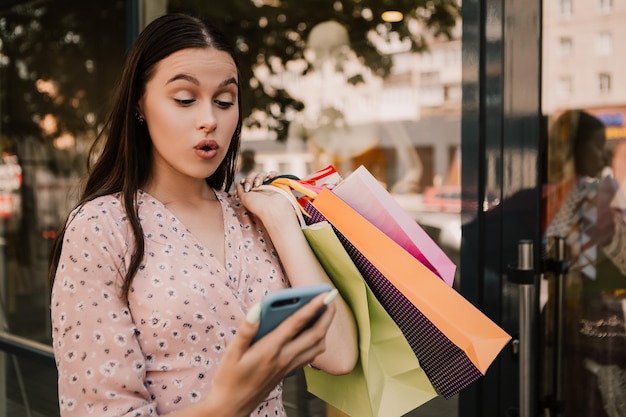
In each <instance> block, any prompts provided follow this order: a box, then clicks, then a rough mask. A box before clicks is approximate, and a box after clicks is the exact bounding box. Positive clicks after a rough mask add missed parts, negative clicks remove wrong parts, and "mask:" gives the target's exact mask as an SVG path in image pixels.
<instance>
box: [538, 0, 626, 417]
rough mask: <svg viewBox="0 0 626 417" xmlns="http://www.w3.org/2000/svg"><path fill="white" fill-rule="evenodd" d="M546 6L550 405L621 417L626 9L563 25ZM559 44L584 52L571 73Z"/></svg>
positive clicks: (545, 311) (574, 13) (588, 12)
mask: <svg viewBox="0 0 626 417" xmlns="http://www.w3.org/2000/svg"><path fill="white" fill-rule="evenodd" d="M543 4H544V30H543V31H544V38H543V45H544V60H543V68H544V74H543V91H542V96H543V112H544V115H545V117H546V119H547V121H548V123H547V125H548V131H547V170H546V173H545V188H544V191H545V192H544V196H545V212H544V220H545V222H544V223H545V224H544V236H545V243H546V251H547V255H548V260H549V261H552V262H549V263H548V265H550V268H549V270H548V272H547V274H546V279H545V280H544V284H545V288H544V289H545V291H544V292H543V297H542V300H543V301H544V302H543V303H542V316H543V339H542V340H543V342H542V358H543V362H542V365H543V371H544V373H543V377H544V378H543V381H542V382H543V384H544V391H543V397H542V398H543V399H545V400H546V401H545V403H544V404H545V407H546V408H548V409H551V410H552V411H553V412H554V413H556V414H559V415H563V416H565V417H575V416H581V417H582V416H597V417H612V416H618V415H621V414H622V413H623V410H624V404H625V396H624V395H625V393H626V390H625V388H626V325H625V323H626V262H625V255H624V254H625V253H626V252H625V250H626V248H625V247H624V242H626V240H625V239H626V234H625V232H626V217H625V216H624V213H626V210H625V209H626V205H625V202H626V198H625V197H626V194H625V193H624V191H625V188H624V187H625V184H626V182H625V181H626V175H625V172H624V169H623V167H624V165H625V162H626V159H625V158H626V153H625V149H626V148H625V146H626V127H625V126H626V124H625V122H624V119H625V117H626V93H625V91H626V90H625V87H626V78H625V77H624V76H622V75H621V74H623V70H622V69H623V66H624V59H625V58H624V56H625V53H626V46H625V45H623V44H620V43H615V42H613V41H612V39H613V38H615V39H620V38H621V37H623V36H624V35H625V34H626V33H625V29H624V27H625V26H624V25H625V23H626V4H625V3H623V2H610V1H598V2H591V1H589V2H579V3H576V5H577V7H576V8H575V9H573V10H570V20H569V21H568V22H564V21H563V20H561V19H559V13H562V11H563V9H562V6H563V2H562V1H561V2H559V1H557V0H554V1H547V2H544V3H543ZM559 4H560V6H561V8H559ZM608 10H611V13H607V11H608ZM559 38H560V39H563V38H571V39H572V43H573V44H574V45H576V48H575V49H573V50H572V52H571V55H570V56H569V58H568V59H569V61H568V62H570V64H568V65H567V67H564V66H563V65H562V63H561V62H559V59H558V57H559V54H558V51H555V50H552V49H551V45H557V44H558V43H557V39H559ZM564 77H568V79H569V80H570V82H571V85H570V88H569V90H570V94H567V95H566V94H561V93H562V91H559V90H560V81H562V80H563V79H564ZM554 261H556V262H554ZM550 414H552V413H550Z"/></svg>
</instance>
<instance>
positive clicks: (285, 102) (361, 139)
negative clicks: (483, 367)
mask: <svg viewBox="0 0 626 417" xmlns="http://www.w3.org/2000/svg"><path fill="white" fill-rule="evenodd" d="M459 3H460V2H459ZM305 4H312V3H297V2H281V1H272V2H268V1H258V2H256V1H255V2H253V4H251V2H250V1H249V0H240V1H232V2H230V3H229V4H228V5H227V4H222V5H220V6H216V5H215V4H210V5H208V4H207V2H203V1H198V0H171V1H168V2H167V5H166V6H165V8H164V10H161V11H157V10H151V12H150V13H154V14H158V13H162V12H165V11H183V12H190V13H193V14H195V15H197V16H200V17H206V18H209V19H211V20H213V21H214V22H216V23H217V24H219V25H221V26H222V27H223V28H224V29H225V30H226V32H228V33H230V34H231V35H232V36H233V37H235V38H236V40H237V45H238V48H239V52H240V55H239V57H240V64H241V66H242V68H243V73H242V78H243V80H244V81H243V83H242V84H243V85H244V86H246V87H248V86H249V89H248V88H247V90H248V91H244V98H243V99H244V106H245V109H244V111H245V116H246V129H245V130H244V133H243V135H242V139H243V141H242V148H243V149H250V150H254V151H255V155H256V156H255V159H256V163H257V164H258V165H259V166H260V167H262V168H263V169H264V170H267V171H269V170H278V171H280V172H289V173H291V174H295V175H298V176H305V175H307V174H308V173H311V172H313V171H315V170H317V169H320V168H323V167H324V166H326V165H328V164H332V165H334V166H335V167H336V168H337V169H338V171H339V172H340V173H341V174H342V175H344V176H347V175H348V174H349V173H350V172H351V171H352V170H354V169H356V168H357V167H359V166H360V165H364V166H365V167H366V168H367V169H368V170H369V171H370V172H371V173H372V174H373V175H374V176H375V177H376V178H377V179H378V180H379V181H380V182H381V183H382V184H384V186H385V187H386V188H387V189H388V190H389V191H390V192H391V193H392V194H393V195H394V196H395V197H396V199H397V200H398V202H400V204H401V205H402V206H403V207H404V208H405V209H406V210H407V211H409V212H410V213H411V214H412V215H413V217H414V218H415V220H416V221H418V222H419V223H420V224H422V226H423V227H424V228H425V229H426V231H427V232H429V233H430V234H431V236H433V238H435V240H436V241H438V242H439V244H440V245H441V246H442V247H443V248H444V250H445V251H446V252H447V253H448V254H449V256H450V257H451V258H452V259H453V261H454V262H455V263H456V264H457V265H458V255H459V250H460V234H461V221H460V213H461V199H460V195H461V186H460V178H459V172H460V163H461V155H460V135H461V131H460V118H461V73H462V71H461V22H460V16H458V15H457V16H452V19H450V20H448V21H447V22H443V21H441V22H440V23H442V24H443V25H442V26H440V28H441V29H442V30H441V32H440V33H436V32H435V31H433V30H430V29H427V27H426V24H425V22H427V21H428V20H429V19H431V18H434V17H435V16H436V13H434V9H433V8H434V7H439V5H440V4H439V3H438V2H430V3H428V4H427V5H426V7H425V8H418V9H415V6H412V5H410V2H409V3H405V4H409V5H408V6H406V5H405V6H402V5H400V4H395V3H394V8H395V7H399V8H400V9H398V10H394V12H400V13H394V15H395V16H401V17H400V18H399V20H398V18H395V17H394V18H389V19H387V21H385V20H384V18H383V17H382V15H383V12H385V11H388V10H386V9H385V8H384V6H383V5H382V4H381V3H380V2H375V1H369V0H363V1H358V2H351V1H342V2H340V1H337V2H331V3H328V4H325V5H322V4H321V3H320V4H319V5H318V4H316V5H315V7H306V6H304V5H305ZM442 4H443V3H442ZM439 12H441V13H444V15H445V14H446V13H447V12H446V11H445V10H443V9H440V10H439ZM440 16H442V15H440ZM391 20H393V21H391ZM450 22H452V24H450ZM426 45H428V48H425V46H426ZM246 71H248V72H246ZM457 270H458V269H457ZM290 388H293V387H292V386H290V385H289V384H287V389H290ZM295 388H296V392H297V389H298V387H295ZM287 402H289V401H287ZM432 408H433V409H434V410H436V411H435V413H441V414H433V415H446V416H449V415H456V414H457V410H456V402H454V401H452V402H444V403H443V404H442V403H439V402H437V403H436V404H433V405H432ZM420 410H421V409H420ZM303 412H304V411H303ZM418 414H419V413H418ZM304 415H308V414H304Z"/></svg>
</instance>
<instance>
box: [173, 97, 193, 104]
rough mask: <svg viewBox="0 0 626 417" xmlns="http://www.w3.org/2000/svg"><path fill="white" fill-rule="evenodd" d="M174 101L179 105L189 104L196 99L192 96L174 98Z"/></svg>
mask: <svg viewBox="0 0 626 417" xmlns="http://www.w3.org/2000/svg"><path fill="white" fill-rule="evenodd" d="M174 101H176V102H177V103H178V104H180V105H181V106H189V105H191V104H193V103H194V102H195V101H196V99H194V98H186V99H181V98H175V99H174Z"/></svg>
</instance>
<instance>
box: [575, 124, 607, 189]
mask: <svg viewBox="0 0 626 417" xmlns="http://www.w3.org/2000/svg"><path fill="white" fill-rule="evenodd" d="M579 141H580V143H578V144H577V146H576V149H575V155H574V158H575V161H574V162H575V164H576V173H577V174H578V175H581V176H585V177H597V176H598V175H600V173H601V172H602V169H603V168H604V166H605V165H606V161H605V158H604V145H605V144H606V135H605V132H604V129H596V130H594V131H592V132H589V134H588V135H587V136H585V137H583V138H581V139H579Z"/></svg>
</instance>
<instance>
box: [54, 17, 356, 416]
mask: <svg viewBox="0 0 626 417" xmlns="http://www.w3.org/2000/svg"><path fill="white" fill-rule="evenodd" d="M240 88H241V81H240V79H239V67H238V66H237V62H236V58H235V53H234V50H233V48H232V46H230V44H229V42H228V41H227V40H226V39H225V37H224V35H223V34H221V33H220V32H219V31H218V30H217V29H216V28H215V27H214V26H212V25H209V24H206V23H204V22H201V21H200V20H198V19H196V18H193V17H191V16H186V15H165V16H162V17H159V18H157V19H156V20H154V21H153V22H152V23H150V24H149V25H148V26H147V27H146V28H145V29H144V30H143V31H142V32H141V33H140V34H139V36H138V38H137V41H136V42H135V44H134V46H133V47H132V49H131V50H130V52H129V55H128V60H127V62H126V64H125V67H124V69H123V72H122V79H121V81H120V84H119V89H118V94H117V96H116V99H115V103H116V105H115V107H114V108H113V111H112V113H111V116H110V118H109V119H108V123H107V125H106V126H105V129H104V131H103V133H102V134H101V135H100V136H99V137H98V139H99V141H98V142H97V146H95V147H94V148H93V149H94V150H95V149H98V150H100V151H101V152H99V153H97V155H96V154H92V155H90V156H91V157H93V159H90V161H95V163H94V165H93V167H92V168H91V169H90V173H89V176H88V178H87V181H86V185H85V188H84V190H83V191H82V193H81V197H80V201H79V204H78V206H77V207H76V209H75V210H74V211H73V213H72V214H71V215H70V217H69V220H68V222H67V224H66V227H65V228H64V229H63V233H61V234H59V237H58V239H57V240H56V241H55V247H54V248H53V253H52V257H51V265H50V274H51V278H52V279H53V289H52V300H51V314H52V336H53V347H54V353H55V358H56V363H57V368H58V373H59V379H58V382H59V384H58V386H59V404H60V411H61V415H62V416H63V417H66V416H67V417H69V416H87V415H90V416H120V417H121V416H125V417H130V416H157V415H165V414H167V415H169V416H172V417H173V416H179V417H182V416H217V415H224V416H226V415H228V416H244V415H250V414H251V413H253V415H255V416H257V415H271V416H285V410H284V407H283V403H282V381H283V379H284V378H285V376H286V375H288V374H289V373H290V372H292V371H293V370H295V369H297V368H300V367H302V366H304V365H306V364H310V365H311V366H315V367H317V368H320V369H322V370H324V371H326V372H329V373H332V374H342V373H346V372H349V371H350V370H351V369H352V367H353V366H354V364H355V362H356V360H357V354H358V353H357V342H356V328H355V326H354V320H353V318H352V315H351V313H350V311H349V309H348V307H347V305H346V304H345V303H344V302H343V300H342V299H341V297H340V296H337V292H336V290H332V291H330V292H329V293H327V294H324V295H320V296H318V297H316V298H315V299H313V300H312V301H311V302H309V303H307V304H306V305H305V306H303V307H302V308H301V309H300V310H298V311H297V312H295V313H294V314H293V315H291V316H290V317H289V318H288V319H286V320H285V321H284V322H283V323H282V324H281V326H279V327H278V328H276V329H275V330H273V331H271V332H270V333H268V334H267V335H265V336H264V337H263V338H262V339H261V340H259V341H257V342H256V343H254V344H252V340H253V338H254V336H255V335H256V332H257V329H258V326H259V324H258V323H259V314H260V307H259V304H258V303H259V302H260V301H261V299H262V298H263V296H264V295H265V294H266V293H267V292H269V291H273V290H277V289H280V288H284V287H287V286H293V287H297V286H306V285H310V284H319V283H322V282H326V283H330V280H329V278H328V276H327V275H326V273H325V272H324V270H323V268H322V267H321V265H320V264H319V263H318V262H317V259H316V258H315V256H314V255H313V252H312V251H311V249H310V247H309V245H308V243H307V242H306V239H305V238H304V236H303V235H302V232H301V228H300V224H299V223H298V220H297V217H296V216H295V213H294V211H293V208H292V206H291V204H289V202H288V201H287V200H286V199H285V198H284V197H282V196H281V195H279V194H278V193H275V192H272V191H269V192H268V191H263V190H259V189H257V187H258V186H259V185H260V184H261V183H262V182H263V181H264V180H266V179H268V178H271V175H268V174H265V173H259V172H251V173H249V174H248V175H247V176H246V177H245V179H244V180H243V181H242V182H239V183H237V184H236V193H235V194H229V193H227V192H225V191H224V190H228V189H229V188H230V186H231V184H232V183H233V180H234V177H235V161H236V156H237V152H238V150H239V139H240V132H241V123H242V119H241V117H242V115H241V106H242V103H241V90H240ZM100 145H102V146H100ZM333 300H334V301H333ZM324 305H326V306H327V308H326V310H325V312H324V313H323V314H322V315H321V316H320V318H319V319H318V320H317V321H316V322H315V324H314V325H313V326H312V327H309V328H307V330H306V331H302V328H303V326H304V325H306V324H307V323H309V322H310V320H311V318H312V317H314V316H315V315H316V314H317V312H319V311H320V310H321V309H322V308H324Z"/></svg>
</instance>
